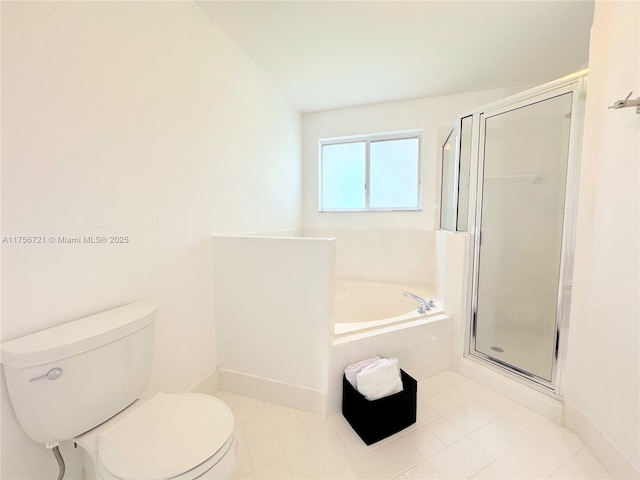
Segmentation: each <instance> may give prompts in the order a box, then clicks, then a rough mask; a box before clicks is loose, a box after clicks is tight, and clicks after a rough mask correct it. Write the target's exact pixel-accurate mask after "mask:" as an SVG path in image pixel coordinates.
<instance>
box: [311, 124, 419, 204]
mask: <svg viewBox="0 0 640 480" xmlns="http://www.w3.org/2000/svg"><path fill="white" fill-rule="evenodd" d="M420 140H421V133H420V132H401V133H395V134H385V135H367V136H362V137H348V138H334V139H327V140H321V141H320V211H324V212H327V211H334V212H335V211H368V210H419V209H420Z"/></svg>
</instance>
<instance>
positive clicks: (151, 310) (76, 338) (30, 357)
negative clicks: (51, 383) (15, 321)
mask: <svg viewBox="0 0 640 480" xmlns="http://www.w3.org/2000/svg"><path fill="white" fill-rule="evenodd" d="M155 312H156V306H155V305H151V304H149V303H141V302H139V303H132V304H129V305H124V306H122V307H118V308H114V309H112V310H107V311H106V312H101V313H97V314H95V315H91V316H88V317H83V318H80V319H78V320H73V321H70V322H67V323H63V324H62V325H57V326H55V327H51V328H48V329H46V330H41V331H39V332H36V333H32V334H30V335H26V336H24V337H20V338H16V339H15V340H10V341H8V342H4V343H2V344H1V345H0V352H1V353H2V357H1V359H2V363H3V364H5V365H6V366H9V367H13V368H25V367H33V366H36V365H42V364H45V363H49V362H55V361H58V360H62V359H64V358H68V357H72V356H74V355H78V354H80V353H83V352H87V351H89V350H93V349H94V348H97V347H100V346H102V345H105V344H107V343H110V342H112V341H114V340H117V339H118V338H122V337H125V336H127V335H130V334H132V333H134V332H136V331H138V330H140V329H141V328H144V327H146V326H147V325H149V324H150V323H152V322H153V317H154V314H155Z"/></svg>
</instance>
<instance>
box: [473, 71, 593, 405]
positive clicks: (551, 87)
mask: <svg viewBox="0 0 640 480" xmlns="http://www.w3.org/2000/svg"><path fill="white" fill-rule="evenodd" d="M586 76H587V71H586V70H584V71H581V72H577V73H576V74H573V75H571V76H568V77H565V78H562V79H560V80H557V81H555V82H551V83H548V84H545V85H542V86H540V87H537V88H534V89H531V90H528V91H526V92H523V93H522V94H517V95H514V96H512V97H509V98H507V99H505V100H503V101H499V102H495V103H493V104H490V105H487V106H486V107H484V108H483V109H481V110H478V111H476V112H474V113H473V120H474V132H473V133H474V138H475V141H474V144H473V151H474V158H473V161H472V170H471V172H470V173H471V176H472V179H474V178H475V182H474V181H471V182H470V187H471V188H470V190H471V191H470V192H469V204H470V208H469V223H468V225H469V227H470V233H471V235H472V252H471V253H472V262H473V265H472V268H473V270H472V274H471V276H470V277H471V279H470V282H471V285H470V287H471V298H470V301H469V302H468V307H469V311H468V312H467V313H468V319H469V321H468V322H467V327H468V328H467V329H466V347H465V357H467V358H469V359H470V360H473V361H476V362H479V363H481V364H483V365H484V366H487V367H489V368H491V369H493V370H497V371H499V372H500V373H502V374H505V375H507V376H508V377H510V378H513V379H515V380H518V381H520V382H523V383H525V384H527V385H529V386H531V387H533V388H535V389H537V390H539V391H542V392H544V393H547V394H549V395H551V396H553V397H556V398H561V397H562V393H563V392H562V386H561V378H562V373H563V367H564V364H565V362H564V358H565V355H566V340H567V335H568V325H569V316H570V307H571V288H572V278H573V259H574V247H575V239H574V237H575V223H576V215H577V209H578V208H577V207H578V184H579V172H580V154H581V147H582V127H583V123H584V122H583V120H584V100H585V93H586ZM566 93H572V94H573V95H572V100H571V123H570V128H569V148H568V153H567V157H568V158H567V175H566V183H565V194H564V218H563V223H562V240H561V242H562V243H561V255H560V276H559V281H558V299H557V305H556V332H555V349H554V356H553V361H552V363H553V365H552V377H551V381H547V380H545V379H542V378H540V377H538V376H536V375H534V374H531V373H529V372H526V371H524V370H520V369H518V368H517V367H514V366H512V365H509V364H507V363H504V362H501V361H500V360H498V359H496V358H493V357H490V356H488V355H486V354H484V353H482V352H479V351H477V350H475V343H476V331H477V330H476V328H477V312H478V287H479V275H480V270H479V263H480V258H479V254H480V236H481V235H480V231H481V226H482V205H483V204H482V201H483V183H484V163H485V135H484V132H485V123H486V120H487V119H488V118H490V117H494V116H496V115H500V114H503V113H507V112H509V111H512V110H516V109H518V108H523V107H526V106H529V105H533V104H536V103H539V102H541V101H544V100H549V99H552V98H554V97H558V96H560V95H564V94H566ZM463 116H464V115H463ZM472 217H473V218H472Z"/></svg>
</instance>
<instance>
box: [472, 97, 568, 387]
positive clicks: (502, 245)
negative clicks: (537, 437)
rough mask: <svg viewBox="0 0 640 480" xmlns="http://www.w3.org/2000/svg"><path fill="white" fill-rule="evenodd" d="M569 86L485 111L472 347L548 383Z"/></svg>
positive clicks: (554, 332)
mask: <svg viewBox="0 0 640 480" xmlns="http://www.w3.org/2000/svg"><path fill="white" fill-rule="evenodd" d="M571 105H572V93H571V92H568V93H565V94H562V95H557V96H554V97H552V98H547V99H544V100H541V101H538V102H536V103H531V104H528V105H524V106H522V107H520V108H514V109H511V110H506V111H498V112H496V113H495V114H489V113H487V114H483V115H484V118H483V120H484V122H483V123H481V125H483V126H484V130H483V133H484V143H483V147H484V148H483V150H484V151H483V154H484V162H483V165H482V168H483V173H482V182H481V185H480V184H479V187H481V203H480V207H479V210H478V214H479V215H478V222H479V223H478V224H477V226H476V231H479V232H480V236H479V246H478V247H477V255H478V257H477V261H478V264H477V270H476V272H477V277H476V288H475V292H476V302H475V306H476V310H475V317H474V324H473V331H472V338H471V342H472V343H471V353H473V354H476V355H478V356H481V357H483V358H485V359H488V360H490V361H493V362H494V363H498V364H502V365H506V366H508V367H510V368H511V369H512V370H515V371H517V372H519V373H521V374H525V375H526V376H528V377H533V379H534V380H536V379H538V380H539V379H541V380H542V382H541V383H545V382H552V380H553V373H554V366H555V358H556V342H557V318H558V313H559V309H558V295H559V291H560V287H561V285H560V269H561V256H562V243H563V222H564V210H565V189H566V183H567V165H568V155H569V130H570V123H571Z"/></svg>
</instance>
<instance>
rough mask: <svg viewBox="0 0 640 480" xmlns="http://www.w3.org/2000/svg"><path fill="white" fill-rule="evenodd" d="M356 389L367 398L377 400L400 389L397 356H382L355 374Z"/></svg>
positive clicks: (400, 381)
mask: <svg viewBox="0 0 640 480" xmlns="http://www.w3.org/2000/svg"><path fill="white" fill-rule="evenodd" d="M356 382H357V389H358V391H359V392H360V393H361V394H362V395H364V397H365V398H366V399H367V400H378V399H379V398H383V397H387V396H389V395H393V394H394V393H398V392H401V391H402V377H401V376H400V367H399V366H398V359H397V358H383V359H380V360H378V361H376V362H375V363H373V364H371V365H368V366H366V367H365V368H363V369H362V370H361V371H360V373H358V374H357V375H356Z"/></svg>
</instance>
